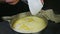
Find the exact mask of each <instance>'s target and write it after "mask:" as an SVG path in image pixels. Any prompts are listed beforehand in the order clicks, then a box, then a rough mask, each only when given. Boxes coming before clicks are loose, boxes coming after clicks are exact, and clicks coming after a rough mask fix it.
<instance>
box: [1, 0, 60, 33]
mask: <svg viewBox="0 0 60 34" xmlns="http://www.w3.org/2000/svg"><path fill="white" fill-rule="evenodd" d="M44 3H45V4H44V7H43V9H44V10H47V9H53V10H54V12H55V14H60V1H59V0H44ZM41 33H42V34H60V24H56V23H54V22H53V21H50V20H49V21H48V26H47V27H46V28H45V29H44V30H43V31H41ZM0 34H21V33H17V32H15V31H13V30H12V29H11V28H10V26H9V22H7V21H3V22H0Z"/></svg>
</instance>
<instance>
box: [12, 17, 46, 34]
mask: <svg viewBox="0 0 60 34" xmlns="http://www.w3.org/2000/svg"><path fill="white" fill-rule="evenodd" d="M46 25H47V24H46V22H45V21H44V20H43V19H42V18H39V17H35V16H28V17H24V18H21V19H19V20H17V21H16V22H15V23H14V25H13V29H14V30H15V31H17V32H20V33H36V32H39V31H41V30H43V29H44V28H45V27H46Z"/></svg>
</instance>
